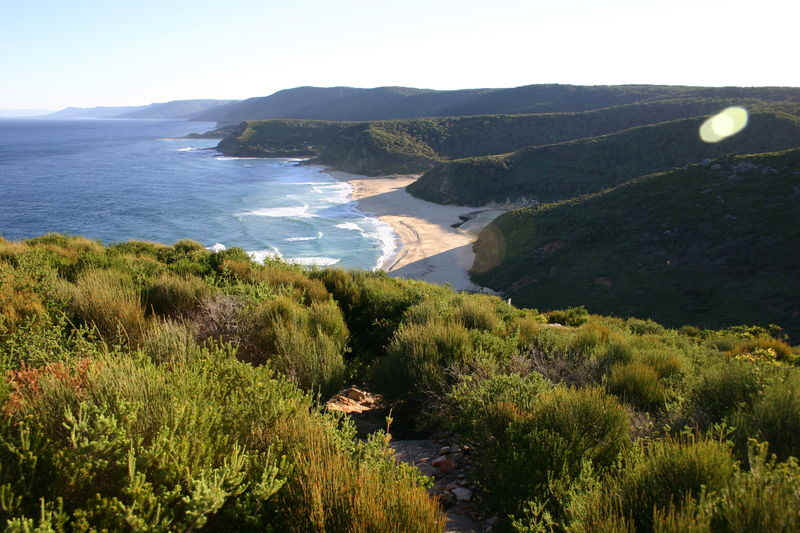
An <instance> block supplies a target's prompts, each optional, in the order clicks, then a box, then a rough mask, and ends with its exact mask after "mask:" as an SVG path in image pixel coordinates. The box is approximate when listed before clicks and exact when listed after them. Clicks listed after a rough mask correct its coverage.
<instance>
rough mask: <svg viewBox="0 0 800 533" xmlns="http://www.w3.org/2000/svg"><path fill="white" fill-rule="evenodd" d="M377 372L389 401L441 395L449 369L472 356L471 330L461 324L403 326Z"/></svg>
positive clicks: (446, 381) (381, 388)
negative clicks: (419, 395)
mask: <svg viewBox="0 0 800 533" xmlns="http://www.w3.org/2000/svg"><path fill="white" fill-rule="evenodd" d="M386 351H387V355H386V357H385V358H384V360H383V361H381V363H380V365H379V366H378V368H377V370H376V373H377V374H376V378H375V379H376V382H377V383H378V385H379V387H380V390H382V391H383V392H384V394H386V395H387V396H388V397H390V398H395V399H398V398H402V397H404V396H408V395H414V394H442V393H444V392H445V391H446V388H447V385H448V384H449V378H448V375H447V369H448V367H449V366H451V365H454V364H456V363H461V362H465V361H467V360H468V359H469V358H470V356H471V355H472V353H473V350H472V341H471V338H470V335H469V332H468V330H467V329H466V328H465V327H464V326H462V325H460V324H458V323H448V324H445V323H442V322H431V323H427V324H408V325H403V326H401V327H400V328H399V329H398V330H397V333H396V334H395V336H394V337H393V338H392V341H391V342H390V343H389V346H388V347H387V350H386Z"/></svg>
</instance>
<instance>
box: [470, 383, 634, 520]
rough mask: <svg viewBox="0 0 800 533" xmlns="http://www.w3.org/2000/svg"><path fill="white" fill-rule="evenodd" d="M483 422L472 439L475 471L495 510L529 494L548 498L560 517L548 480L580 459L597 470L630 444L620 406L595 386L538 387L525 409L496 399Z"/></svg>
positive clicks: (575, 470)
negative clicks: (481, 437)
mask: <svg viewBox="0 0 800 533" xmlns="http://www.w3.org/2000/svg"><path fill="white" fill-rule="evenodd" d="M483 423H484V427H485V428H486V431H487V437H488V438H486V440H485V441H482V442H478V443H477V450H478V451H479V455H478V477H479V479H480V483H481V485H482V486H483V487H484V488H485V489H486V496H487V499H488V503H489V505H490V506H491V507H492V509H493V510H494V511H496V512H498V513H500V515H501V516H507V515H508V514H509V513H515V512H518V511H519V510H520V509H521V505H522V503H523V502H524V501H525V500H527V499H530V498H535V499H538V500H539V501H548V502H549V503H548V504H547V505H548V507H549V512H550V513H551V514H552V515H553V516H556V517H559V518H560V517H561V516H562V515H563V509H562V508H560V506H559V503H558V501H557V499H556V498H553V497H552V494H551V492H550V491H551V481H553V480H556V479H559V478H561V479H563V480H569V479H574V478H575V477H577V476H579V475H580V473H581V471H582V470H583V468H584V466H585V462H586V461H590V462H591V464H592V465H593V468H594V469H596V470H597V471H602V470H603V469H606V468H608V467H610V466H611V465H613V464H614V462H615V461H616V460H617V456H618V455H619V454H620V453H622V452H623V451H624V450H625V449H626V448H627V447H628V446H629V444H630V431H631V425H630V420H629V418H628V415H627V413H626V412H625V409H624V408H623V407H622V406H621V405H620V404H619V403H618V402H617V400H616V399H615V398H614V397H613V396H609V395H607V394H605V393H604V392H603V391H602V390H600V389H596V388H586V389H569V388H565V387H556V388H554V389H552V390H548V391H543V392H541V393H540V394H539V395H538V396H537V398H536V400H535V401H534V402H533V405H532V406H531V407H530V409H529V410H527V411H523V410H520V409H517V408H516V407H515V406H513V405H511V404H508V403H502V402H498V403H495V404H494V406H492V407H491V408H490V409H489V414H488V415H487V416H486V417H485V419H484V422H483Z"/></svg>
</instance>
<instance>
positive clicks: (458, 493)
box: [450, 487, 472, 502]
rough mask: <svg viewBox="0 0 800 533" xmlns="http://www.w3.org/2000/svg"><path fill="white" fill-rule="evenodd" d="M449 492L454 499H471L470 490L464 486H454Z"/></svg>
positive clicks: (465, 500)
mask: <svg viewBox="0 0 800 533" xmlns="http://www.w3.org/2000/svg"><path fill="white" fill-rule="evenodd" d="M450 492H452V493H453V495H454V496H455V497H456V500H458V501H460V502H468V501H470V500H471V499H472V491H471V490H469V489H467V488H464V487H456V488H454V489H452V490H451V491H450Z"/></svg>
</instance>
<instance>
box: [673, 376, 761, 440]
mask: <svg viewBox="0 0 800 533" xmlns="http://www.w3.org/2000/svg"><path fill="white" fill-rule="evenodd" d="M761 387H762V385H761V378H760V375H759V371H758V368H757V367H756V366H755V365H753V364H750V363H746V362H742V361H724V362H721V363H717V364H713V365H710V366H707V367H705V368H704V369H703V370H702V371H701V373H700V378H699V380H698V381H697V384H696V385H695V386H694V387H693V389H692V390H691V391H690V393H689V401H688V403H687V410H688V413H689V417H690V418H691V419H692V420H693V421H694V422H695V423H697V424H698V425H699V426H700V427H701V428H707V427H709V426H710V425H711V424H715V423H717V422H721V421H722V420H724V419H725V418H726V417H729V416H730V415H731V414H733V413H734V411H736V410H737V409H745V410H747V411H749V410H750V407H751V406H752V403H753V400H754V399H755V398H756V396H757V395H758V393H759V392H760V391H761Z"/></svg>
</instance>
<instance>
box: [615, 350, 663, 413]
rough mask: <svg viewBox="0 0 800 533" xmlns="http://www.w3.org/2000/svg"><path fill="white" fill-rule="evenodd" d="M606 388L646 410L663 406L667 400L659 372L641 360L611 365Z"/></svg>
mask: <svg viewBox="0 0 800 533" xmlns="http://www.w3.org/2000/svg"><path fill="white" fill-rule="evenodd" d="M606 388H607V389H608V391H609V392H610V393H611V394H614V395H615V396H618V397H619V398H620V399H621V400H623V401H625V402H627V403H630V404H632V405H634V406H636V407H638V408H640V409H643V410H646V411H649V410H653V409H658V408H660V407H663V406H664V402H665V401H666V400H667V391H666V389H665V387H664V385H663V384H662V383H661V381H660V380H659V376H658V372H656V370H655V369H654V368H653V367H652V366H650V365H648V364H646V363H642V362H639V361H633V362H631V363H626V364H618V365H614V366H613V367H611V372H610V373H609V375H608V380H607V382H606Z"/></svg>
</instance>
